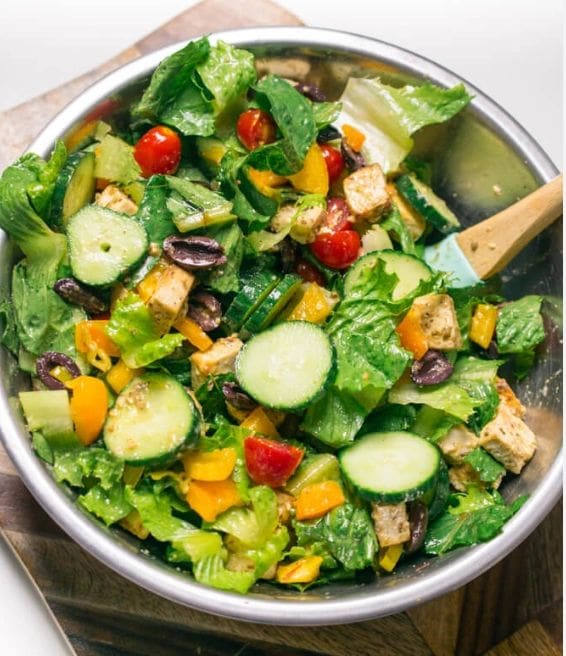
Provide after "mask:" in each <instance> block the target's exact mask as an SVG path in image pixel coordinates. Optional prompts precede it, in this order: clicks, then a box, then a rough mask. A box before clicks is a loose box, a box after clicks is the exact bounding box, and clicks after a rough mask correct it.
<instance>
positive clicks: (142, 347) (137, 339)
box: [106, 292, 184, 369]
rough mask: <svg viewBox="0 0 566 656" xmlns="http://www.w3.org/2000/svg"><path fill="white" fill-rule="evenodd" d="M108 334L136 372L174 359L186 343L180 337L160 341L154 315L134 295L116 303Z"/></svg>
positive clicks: (173, 336)
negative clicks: (175, 351)
mask: <svg viewBox="0 0 566 656" xmlns="http://www.w3.org/2000/svg"><path fill="white" fill-rule="evenodd" d="M106 332H107V333H108V336H109V337H110V338H111V339H112V340H114V342H115V343H116V344H117V345H118V346H119V348H120V351H121V353H122V358H123V360H124V362H125V363H126V364H127V365H128V367H131V368H133V369H136V368H138V367H145V366H147V365H148V364H151V363H152V362H155V361H156V360H160V359H161V358H164V357H166V356H168V355H171V353H173V351H174V350H175V349H176V348H177V347H179V346H180V345H181V344H182V342H183V339H184V337H183V336H182V335H181V334H180V333H168V334H167V335H164V336H163V337H160V336H159V332H158V330H157V328H156V326H155V322H154V320H153V317H152V316H151V313H150V311H149V310H148V308H147V306H146V305H145V304H144V303H143V301H142V300H141V298H140V297H139V296H138V295H137V294H134V293H133V292H129V293H128V294H127V295H126V296H124V298H122V299H120V300H119V301H118V303H116V307H115V308H114V310H113V311H112V314H111V316H110V320H109V322H108V326H107V327H106Z"/></svg>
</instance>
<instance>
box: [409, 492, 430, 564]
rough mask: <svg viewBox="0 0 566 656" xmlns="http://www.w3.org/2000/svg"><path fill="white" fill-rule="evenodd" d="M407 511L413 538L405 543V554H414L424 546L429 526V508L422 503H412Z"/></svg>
mask: <svg viewBox="0 0 566 656" xmlns="http://www.w3.org/2000/svg"><path fill="white" fill-rule="evenodd" d="M407 510H408V512H409V526H410V528H411V537H410V539H409V541H408V542H406V543H405V552H406V553H414V552H415V551H418V550H419V549H420V548H421V547H422V546H423V542H424V539H425V535H426V529H427V526H428V508H427V507H426V506H425V504H424V503H423V502H422V501H411V502H410V503H409V504H408V508H407Z"/></svg>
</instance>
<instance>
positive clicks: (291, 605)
mask: <svg viewBox="0 0 566 656" xmlns="http://www.w3.org/2000/svg"><path fill="white" fill-rule="evenodd" d="M195 38H197V37H191V39H189V40H194V39H195ZM210 38H211V41H213V42H214V41H216V40H224V41H227V42H229V43H232V44H234V45H237V46H240V47H246V46H248V47H259V46H269V45H288V46H296V47H301V46H306V47H313V46H314V47H319V48H324V47H329V46H330V47H331V48H332V49H333V50H342V51H345V52H347V53H354V54H357V55H361V56H364V57H367V58H369V59H372V58H373V59H375V58H377V59H379V60H380V61H384V62H391V63H392V64H395V65H396V66H397V67H400V68H401V69H403V70H406V71H407V72H409V73H414V74H415V75H417V76H418V77H424V78H426V79H429V80H430V81H432V82H435V83H437V84H440V85H443V86H452V85H454V84H457V83H459V82H463V83H464V84H465V85H466V87H467V89H468V91H469V92H470V93H471V94H472V95H473V96H474V98H473V101H472V103H471V108H472V111H474V112H475V113H476V114H477V115H478V116H479V117H480V119H481V120H482V122H484V123H486V124H487V125H489V126H490V127H491V128H493V129H494V130H495V131H497V133H498V135H499V136H500V137H501V138H502V139H503V140H505V141H506V142H507V143H508V144H509V145H510V146H511V147H512V148H513V149H514V150H515V152H518V153H519V154H520V156H521V157H522V159H524V160H525V161H526V162H527V163H528V164H529V168H530V169H531V171H532V173H533V174H534V175H535V177H537V178H538V180H539V181H540V182H544V181H548V180H549V179H551V178H553V177H554V176H555V175H557V173H558V170H557V168H556V167H555V166H554V164H553V163H552V161H551V160H550V158H549V157H548V155H547V154H546V153H545V152H544V151H543V149H542V148H541V147H540V146H539V145H538V143H537V142H536V141H535V140H534V139H533V138H532V137H531V136H530V135H529V134H528V133H527V132H526V130H525V129H524V128H523V127H522V126H521V125H520V124H519V123H518V122H517V121H516V120H515V119H514V118H512V117H511V116H510V115H509V114H508V113H507V112H506V111H505V110H503V109H502V108H501V107H500V106H499V105H498V104H496V103H495V102H494V101H493V100H491V99H490V98H489V97H488V96H486V95H485V94H484V93H482V92H481V91H480V90H479V89H477V88H476V87H475V86H474V85H472V84H469V83H468V82H467V81H466V80H465V79H463V78H461V77H459V76H457V75H455V74H454V73H452V72H451V71H449V70H448V69H446V68H444V67H443V66H441V65H439V64H436V63H434V62H433V61H431V60H429V59H427V58H425V57H422V56H420V55H417V54H415V53H413V52H411V51H410V50H407V49H404V48H400V47H398V46H395V45H392V44H389V43H387V42H384V41H380V40H377V39H373V38H370V37H365V36H360V35H357V34H352V33H348V32H341V31H337V30H328V29H321V28H309V27H258V28H246V29H236V30H226V31H222V32H216V33H214V34H213V35H210ZM187 41H188V40H187ZM187 41H181V42H177V43H175V44H172V45H170V46H167V47H165V48H161V49H159V50H157V51H155V52H152V53H149V54H147V55H144V56H142V57H140V58H139V59H136V60H134V61H133V62H131V63H128V64H126V65H125V66H122V67H120V68H118V69H117V70H115V71H114V72H112V73H110V74H109V75H107V76H106V77H104V78H102V79H101V80H99V81H98V82H96V83H94V84H93V85H92V86H90V87H89V88H88V89H87V90H85V91H84V92H83V93H81V94H80V95H79V96H78V97H77V98H75V99H74V100H73V101H71V102H70V103H69V104H68V105H67V106H66V107H65V108H64V109H63V110H61V111H60V112H59V113H58V114H57V115H56V116H55V117H54V118H53V119H52V120H51V121H50V122H49V123H48V124H47V125H46V126H45V128H44V129H43V130H42V131H41V133H40V134H39V135H38V137H37V138H36V139H35V140H34V141H33V143H32V144H31V145H30V146H29V149H28V151H31V152H36V153H38V154H40V155H43V156H45V155H47V154H48V153H49V152H50V150H51V149H52V147H53V144H54V142H55V139H56V138H57V137H59V136H60V135H62V134H63V133H64V132H65V131H66V129H68V127H69V126H70V125H71V124H72V123H73V122H76V121H77V120H79V119H80V118H81V117H82V116H84V115H85V114H86V113H87V112H88V111H89V109H91V108H92V107H93V106H94V105H95V104H96V103H97V102H100V101H102V100H104V99H105V98H107V97H108V96H109V95H111V94H112V93H114V92H116V90H117V89H119V88H120V87H121V86H123V85H124V84H126V83H131V82H132V81H133V80H134V79H136V78H141V77H143V76H146V75H148V74H149V73H150V72H151V71H152V70H153V69H154V68H155V66H156V65H157V64H158V63H159V61H161V60H162V59H163V58H164V57H166V56H167V55H169V54H171V53H172V52H174V51H175V50H177V49H179V48H180V47H182V46H183V45H184V44H186V43H187ZM5 242H6V237H5V236H4V235H1V234H0V248H2V247H3V246H5ZM0 417H2V419H3V421H2V426H0V437H1V438H2V441H3V444H4V447H5V449H6V451H7V453H8V454H9V456H10V458H11V460H12V462H13V463H14V464H15V466H16V468H17V470H18V472H19V474H20V476H21V477H22V479H23V481H24V483H25V485H26V486H27V488H28V489H29V490H30V492H31V493H32V495H33V496H34V497H35V499H36V501H38V503H39V504H40V505H41V506H42V507H43V509H44V510H45V511H46V512H47V513H48V514H49V515H50V516H51V518H52V519H53V520H54V521H55V522H56V523H57V524H58V525H59V526H60V527H61V528H62V529H63V530H64V531H65V532H66V533H67V534H68V535H69V536H70V537H71V538H72V539H73V540H74V541H75V542H77V543H78V544H79V545H80V546H81V547H83V548H84V549H86V551H88V552H89V553H90V554H92V555H93V556H94V557H96V558H97V559H98V560H99V561H101V562H102V563H104V564H105V565H107V566H108V567H110V568H111V569H113V570H114V571H115V572H117V573H118V574H120V575H122V576H124V577H126V578H127V579H129V580H131V581H133V582H135V583H136V584H138V585H140V586H141V587H143V588H145V589H147V590H149V591H151V592H154V593H157V594H158V595H160V596H162V597H165V598H167V599H169V600H171V601H174V602H177V603H180V604H183V605H185V606H189V607H192V608H195V609H197V610H202V611H206V612H209V613H212V614H216V615H221V616H224V617H229V618H233V619H239V620H244V621H249V622H259V623H266V624H279V625H289V626H307V625H310V626H314V625H328V624H346V623H350V622H358V621H362V620H369V619H375V618H378V617H383V616H385V615H390V614H392V613H397V612H401V611H405V610H407V609H409V608H411V607H413V606H416V605H419V604H422V603H424V602H426V601H430V600H432V599H434V598H436V597H439V596H441V595H443V594H446V593H448V592H450V591H452V590H454V589H456V588H458V587H461V586H463V585H465V584H466V583H468V582H469V581H471V580H472V579H473V578H475V577H477V576H479V575H481V574H482V573H483V572H485V571H486V570H487V569H489V568H491V567H493V566H494V565H495V564H496V563H497V562H499V561H500V560H501V559H502V558H504V557H505V556H506V555H507V554H509V552H510V551H511V550H513V549H514V548H515V547H517V546H518V545H519V544H520V543H521V542H522V541H523V540H524V539H525V538H526V537H527V536H528V535H529V534H530V533H531V532H532V531H533V530H534V529H535V528H536V527H537V525H538V524H539V523H540V522H541V521H542V520H543V519H544V517H545V516H546V515H547V514H548V513H549V512H550V510H551V509H552V508H553V506H554V505H555V503H556V502H557V501H558V499H559V498H560V495H561V491H562V485H561V483H562V463H561V451H559V452H558V453H557V455H556V458H555V460H554V462H553V463H552V465H551V467H550V468H549V470H548V472H547V473H546V475H545V477H544V478H543V480H542V481H541V483H540V484H539V486H538V488H537V489H536V490H535V491H534V492H533V493H532V494H531V497H530V498H529V500H528V501H527V503H526V504H525V505H524V506H523V508H522V509H521V510H520V511H519V512H518V513H517V514H516V515H515V516H514V517H513V518H512V519H511V520H510V521H509V522H508V523H507V525H506V527H505V530H504V531H503V532H502V533H501V534H500V535H499V536H498V537H496V538H494V539H493V540H491V541H490V542H488V543H485V544H482V545H478V546H475V547H471V548H467V549H466V550H465V551H464V550H462V551H461V552H459V553H458V556H457V557H454V558H448V559H447V561H446V562H445V564H444V565H443V566H442V567H439V568H438V570H435V571H430V572H427V573H426V575H425V576H420V577H418V578H417V579H416V580H414V581H403V582H401V583H400V584H399V585H392V586H391V587H389V588H385V589H382V590H379V592H377V593H376V592H375V591H374V590H372V588H371V586H367V587H366V588H365V589H364V588H358V590H357V591H356V593H355V595H352V594H347V595H346V596H344V597H343V598H338V599H334V598H328V599H324V598H322V599H320V600H316V601H313V600H310V599H309V600H307V601H305V600H303V599H301V600H288V599H284V600H282V599H269V598H266V597H264V596H260V595H254V594H248V595H246V596H241V595H238V594H235V593H230V592H224V591H220V590H217V589H215V588H211V587H208V586H205V585H202V584H199V583H197V582H195V581H194V580H192V579H191V578H189V577H183V576H179V575H178V574H177V573H176V572H175V571H174V570H173V569H172V568H170V567H169V566H167V565H165V564H163V563H161V562H159V561H153V560H151V559H149V558H146V557H144V556H143V555H142V554H140V553H138V552H137V551H134V550H129V549H127V548H125V546H123V545H121V544H120V543H119V542H118V541H116V540H115V539H114V537H113V536H112V535H111V533H110V532H109V531H104V530H101V527H100V524H99V523H98V522H97V521H95V520H94V519H92V518H91V517H89V516H87V514H86V513H85V512H83V511H82V510H81V509H80V508H79V506H78V505H77V504H76V503H74V502H73V501H72V500H71V499H70V497H69V496H68V495H67V494H66V493H65V492H64V491H63V489H61V488H60V487H59V486H58V485H57V483H56V482H55V480H54V478H53V477H52V476H51V474H50V473H49V472H48V470H47V468H46V467H45V466H44V465H43V463H42V462H41V461H40V460H39V458H38V457H37V456H36V455H35V453H34V452H33V451H32V449H31V445H30V443H29V440H28V439H27V436H26V437H25V439H24V435H23V433H22V425H21V421H18V420H17V418H16V416H15V415H14V414H13V412H12V409H11V407H10V404H9V399H8V396H7V392H6V390H5V389H4V386H1V387H0ZM535 509H536V512H535Z"/></svg>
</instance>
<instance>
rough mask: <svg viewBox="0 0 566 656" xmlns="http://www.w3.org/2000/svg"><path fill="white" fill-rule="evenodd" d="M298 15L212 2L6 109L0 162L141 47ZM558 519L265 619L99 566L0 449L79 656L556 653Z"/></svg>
mask: <svg viewBox="0 0 566 656" xmlns="http://www.w3.org/2000/svg"><path fill="white" fill-rule="evenodd" d="M250 17H253V18H250ZM300 24H301V23H300V21H299V20H298V19H297V18H296V17H295V16H293V15H292V14H290V13H289V12H287V11H286V10H284V9H282V8H281V7H278V6H277V5H276V4H273V3H272V2H269V1H268V0H246V2H245V3H240V2H235V1H234V0H205V1H204V2H202V3H201V4H199V5H196V6H195V7H192V8H191V9H189V10H187V11H185V12H184V13H182V14H180V15H179V16H177V17H176V18H174V19H173V20H171V21H170V22H169V23H167V24H166V25H163V26H162V27H160V28H159V29H158V30H156V31H155V32H153V33H151V34H150V35H148V36H147V37H145V38H144V39H142V40H141V41H139V42H138V43H136V44H135V45H134V46H132V47H130V48H128V49H127V50H125V51H124V52H122V53H120V54H119V55H117V56H116V57H114V58H113V59H111V60H110V61H109V62H107V63H106V64H103V65H102V66H100V67H98V68H97V69H95V70H93V71H91V72H90V73H86V74H85V75H83V76H81V77H80V78H77V79H76V80H72V81H70V82H68V83H66V84H64V85H62V86H61V87H58V88H57V89H54V90H52V91H49V92H48V93H46V94H44V95H42V96H39V97H37V98H34V99H33V100H30V101H28V102H25V103H23V104H21V105H19V106H18V107H15V108H13V109H11V110H8V111H6V112H2V113H0V144H1V146H0V169H3V168H4V167H5V166H6V165H8V164H9V163H10V162H11V161H12V160H13V159H15V158H16V157H17V156H18V155H19V154H21V153H22V152H23V151H24V150H25V149H26V147H27V146H28V144H29V143H30V142H31V141H32V140H33V138H34V137H35V136H36V134H37V133H38V132H39V131H40V130H41V128H42V127H43V126H44V125H45V124H46V123H47V122H48V121H49V120H50V119H51V118H52V117H53V115H54V114H55V113H57V112H58V111H59V110H60V109H61V108H62V107H63V106H64V105H65V104H66V103H67V102H69V101H70V100H71V99H73V98H74V97H75V96H76V95H78V94H79V93H80V92H81V91H83V90H84V89H85V88H86V87H87V86H89V85H90V84H92V83H93V82H95V81H96V80H97V79H99V78H101V77H102V76H103V75H105V74H107V73H109V72H110V71H112V70H113V69H115V68H117V67H118V66H120V65H122V64H125V63H126V62H129V61H131V60H132V59H135V58H136V57H139V56H140V55H144V54H146V53H148V52H151V51H152V50H155V49H157V48H160V47H162V46H166V45H168V44H170V43H173V42H175V41H181V40H187V39H189V38H191V37H194V36H197V35H200V34H205V33H208V32H211V31H218V30H222V29H228V28H237V27H251V26H255V25H300ZM561 520H562V512H561V507H560V506H557V507H556V508H555V509H554V510H553V512H552V513H551V514H550V515H549V517H547V519H546V520H545V521H544V522H543V523H542V524H541V525H540V526H539V528H538V529H537V530H536V531H535V532H534V533H533V534H532V535H531V536H530V537H529V538H528V539H527V540H526V541H525V542H524V543H523V544H522V545H521V546H520V547H519V548H518V549H516V550H515V551H514V552H513V553H512V554H510V555H509V556H508V557H507V558H506V559H505V560H503V561H502V562H501V563H500V564H498V565H497V566H495V567H494V568H492V569H491V570H490V571H489V572H488V573H486V574H484V575H483V576H482V577H480V578H478V579H476V580H475V581H473V582H472V583H470V584H469V585H467V586H465V587H463V588H461V589H459V590H456V591H454V592H452V593H451V594H449V595H446V596H444V597H442V598H440V599H438V600H435V601H433V602H430V603H428V604H425V605H423V606H420V607H418V608H415V609H413V610H411V611H409V612H407V613H400V614H397V615H393V616H390V617H386V618H383V619H380V620H374V621H371V622H362V623H358V624H354V625H348V626H334V627H332V626H330V627H316V628H286V627H277V626H263V625H259V624H248V623H243V622H238V621H234V620H226V619H221V618H218V617H214V616H212V615H208V614H205V613H201V612H198V611H195V610H191V609H188V608H185V607H182V606H178V605H176V604H174V603H172V602H170V601H166V600H165V599H162V598H160V597H158V596H156V595H154V594H152V593H150V592H147V591H145V590H143V589H141V588H139V587H137V586H135V585H134V584H132V583H130V582H128V581H127V580H125V579H123V578H122V577H120V576H119V575H117V574H115V573H114V572H112V571H111V570H109V569H108V568H106V567H105V566H104V565H102V564H100V563H99V562H98V561H96V560H95V559H94V558H92V557H91V556H90V555H89V554H87V553H86V552H85V551H83V550H82V549H81V548H80V547H78V546H77V545H76V544H75V543H73V542H72V541H71V540H70V539H69V538H67V536H66V535H65V534H64V533H63V532H62V531H61V530H60V529H59V528H58V527H57V526H56V525H55V524H54V523H53V522H52V521H51V520H50V519H49V518H48V516H47V515H46V514H45V513H44V511H43V510H42V509H41V508H40V507H39V506H38V505H37V504H36V502H35V501H34V500H33V499H32V497H31V495H30V494H29V492H28V491H27V489H26V488H25V487H24V485H23V483H22V482H21V480H20V479H19V477H18V475H17V473H16V471H15V469H14V468H13V466H12V464H11V462H10V461H9V459H8V457H7V456H6V454H5V453H4V451H2V450H1V448H0V526H1V527H2V528H3V529H4V531H5V533H6V536H7V537H8V539H9V541H10V542H11V544H12V545H13V547H14V548H15V549H16V551H17V553H18V554H19V556H20V557H21V559H22V561H23V562H24V563H25V565H26V567H27V568H28V570H29V572H30V573H31V575H32V576H33V578H34V580H35V581H36V582H37V584H38V586H39V588H40V589H41V590H42V592H43V594H44V595H45V597H46V599H47V602H48V603H49V605H50V607H51V608H52V609H53V611H54V613H55V615H56V616H57V618H58V619H59V622H60V623H61V625H62V626H63V628H64V630H65V631H66V633H67V635H68V636H69V638H70V640H71V642H72V644H73V646H74V649H75V651H76V653H77V654H78V655H79V656H110V655H112V656H126V655H132V656H133V655H136V656H145V655H147V656H155V655H156V654H157V655H158V656H174V655H178V654H200V655H201V656H213V655H214V656H228V655H232V654H233V655H234V656H236V655H239V656H260V655H264V656H266V655H267V654H269V655H270V656H283V655H284V656H300V655H301V654H303V655H305V654H312V653H318V654H327V655H329V656H343V655H344V654H347V653H351V654H355V655H356V656H373V655H374V654H379V655H380V656H427V655H434V656H451V655H453V654H456V655H457V656H471V655H475V654H484V653H489V654H490V655H492V656H554V655H558V654H560V653H561V635H562V613H561V595H562V569H561V568H562V521H561ZM2 603H9V600H6V599H4V600H2ZM30 630H32V627H30ZM15 656H20V655H15Z"/></svg>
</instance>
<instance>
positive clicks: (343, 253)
mask: <svg viewBox="0 0 566 656" xmlns="http://www.w3.org/2000/svg"><path fill="white" fill-rule="evenodd" d="M360 246H361V240H360V235H358V233H357V232H356V231H355V230H342V231H341V232H322V233H319V234H318V236H317V238H316V239H315V240H314V241H313V243H312V244H311V245H310V248H311V251H312V253H313V254H314V255H315V257H316V258H317V259H318V260H320V261H321V262H322V263H323V264H324V265H325V266H327V267H330V268H331V269H345V268H347V267H349V266H350V264H352V262H354V260H356V259H357V257H358V253H359V252H360Z"/></svg>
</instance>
